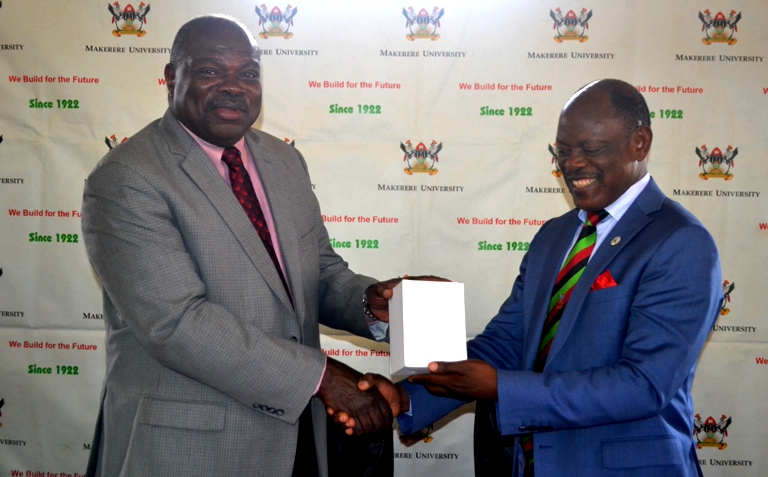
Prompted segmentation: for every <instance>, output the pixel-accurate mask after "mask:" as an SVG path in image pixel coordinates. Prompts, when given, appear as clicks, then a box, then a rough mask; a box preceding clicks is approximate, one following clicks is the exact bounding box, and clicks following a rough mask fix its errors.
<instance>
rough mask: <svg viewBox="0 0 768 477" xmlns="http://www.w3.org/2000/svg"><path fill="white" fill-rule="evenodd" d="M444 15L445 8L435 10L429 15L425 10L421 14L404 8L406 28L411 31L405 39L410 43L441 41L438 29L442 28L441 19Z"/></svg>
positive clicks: (420, 11) (411, 8) (410, 8)
mask: <svg viewBox="0 0 768 477" xmlns="http://www.w3.org/2000/svg"><path fill="white" fill-rule="evenodd" d="M444 13H445V8H440V7H435V8H433V9H432V13H429V12H428V11H427V10H426V9H425V8H422V9H421V10H419V13H415V12H414V11H413V7H408V8H403V16H405V20H406V22H405V26H406V28H408V29H409V30H410V33H409V34H407V35H405V37H406V38H407V39H408V41H414V40H425V39H430V40H432V41H437V40H439V39H440V35H439V34H438V33H437V29H438V28H439V27H440V19H441V18H442V17H443V14H444Z"/></svg>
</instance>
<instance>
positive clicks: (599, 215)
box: [587, 209, 608, 227]
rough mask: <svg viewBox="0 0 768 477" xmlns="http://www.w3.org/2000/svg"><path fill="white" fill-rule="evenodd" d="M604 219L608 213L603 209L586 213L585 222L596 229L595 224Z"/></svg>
mask: <svg viewBox="0 0 768 477" xmlns="http://www.w3.org/2000/svg"><path fill="white" fill-rule="evenodd" d="M606 217H608V211H607V210H605V209H600V210H598V211H597V212H587V222H589V223H590V224H591V225H592V226H593V227H596V226H597V224H598V223H599V222H600V221H601V220H603V219H604V218H606Z"/></svg>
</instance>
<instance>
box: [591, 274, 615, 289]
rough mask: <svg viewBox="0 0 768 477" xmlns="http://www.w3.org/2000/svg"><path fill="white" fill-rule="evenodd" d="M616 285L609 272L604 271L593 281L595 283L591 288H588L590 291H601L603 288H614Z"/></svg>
mask: <svg viewBox="0 0 768 477" xmlns="http://www.w3.org/2000/svg"><path fill="white" fill-rule="evenodd" d="M616 285H618V283H616V280H614V279H613V276H612V275H611V271H610V270H606V271H604V272H603V273H601V274H600V275H599V276H598V277H597V278H596V279H595V283H593V284H592V288H590V290H591V291H595V290H602V289H603V288H610V287H615V286H616Z"/></svg>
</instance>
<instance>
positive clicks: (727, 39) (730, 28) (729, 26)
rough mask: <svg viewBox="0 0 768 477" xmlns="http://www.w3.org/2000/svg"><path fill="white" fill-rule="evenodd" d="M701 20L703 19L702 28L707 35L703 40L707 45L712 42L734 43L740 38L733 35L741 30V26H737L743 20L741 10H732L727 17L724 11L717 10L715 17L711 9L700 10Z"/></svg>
mask: <svg viewBox="0 0 768 477" xmlns="http://www.w3.org/2000/svg"><path fill="white" fill-rule="evenodd" d="M699 20H701V24H702V25H701V30H702V31H703V32H704V34H705V35H707V36H706V37H705V38H702V39H701V42H702V43H704V44H705V45H711V44H712V43H727V44H728V45H733V44H734V43H736V42H737V41H738V40H737V39H736V38H734V37H733V34H734V33H736V32H737V31H739V27H738V26H736V24H737V23H739V20H741V12H737V11H736V10H731V13H730V14H729V15H728V17H726V16H725V15H724V14H723V12H717V14H715V16H714V18H713V17H712V14H711V13H709V10H704V11H703V12H699Z"/></svg>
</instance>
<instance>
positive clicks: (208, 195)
mask: <svg viewBox="0 0 768 477" xmlns="http://www.w3.org/2000/svg"><path fill="white" fill-rule="evenodd" d="M246 139H247V141H246V142H247V145H248V147H249V149H250V151H251V154H252V156H253V158H254V160H255V163H256V168H257V170H258V172H259V175H260V178H261V181H262V183H263V185H264V188H265V190H266V193H267V196H268V197H269V206H270V208H271V210H272V214H273V217H274V221H275V228H276V229H277V230H276V233H277V237H278V239H279V242H280V248H281V251H282V254H283V259H284V263H285V268H286V269H287V270H286V272H287V277H286V279H287V281H288V283H289V286H290V288H291V292H292V295H293V301H294V304H295V309H294V308H293V307H292V306H291V303H290V301H289V298H288V296H287V294H286V292H285V289H284V288H283V285H282V283H281V281H280V278H279V277H278V275H277V272H276V270H275V268H274V266H273V264H272V262H271V260H270V258H269V255H268V254H267V252H266V250H265V248H264V246H263V244H262V242H261V240H260V239H259V237H258V235H257V234H256V232H255V230H254V228H253V225H251V222H250V221H249V220H248V218H247V216H246V215H245V213H244V212H243V210H242V208H241V206H240V204H239V203H238V202H237V200H236V199H235V197H234V195H233V193H232V191H231V189H230V188H229V186H228V185H227V183H226V182H225V181H224V180H223V179H222V178H221V176H220V175H219V174H218V172H217V171H216V169H215V168H214V167H213V165H212V164H211V161H210V159H209V158H208V156H206V155H205V153H204V152H203V151H202V150H201V149H200V148H199V146H197V144H196V143H195V142H194V140H193V139H192V138H191V137H190V136H189V135H188V134H187V133H186V132H185V131H184V130H183V129H182V128H181V126H180V124H179V123H178V121H177V120H176V119H175V118H174V117H173V116H172V115H171V114H170V113H169V112H166V114H165V116H163V118H162V119H160V120H157V121H155V122H153V123H151V124H150V125H148V126H147V127H146V128H144V129H143V130H142V131H140V132H139V133H137V134H136V135H134V136H133V137H131V139H130V140H129V141H127V142H126V143H124V144H122V145H120V146H118V147H116V148H115V149H114V150H112V151H110V153H109V154H107V155H106V156H105V157H104V159H102V160H101V162H99V164H98V165H97V166H96V168H95V169H94V171H93V172H92V173H91V175H90V177H89V178H88V181H87V183H86V187H85V192H84V199H83V219H82V227H83V234H84V238H85V244H86V248H87V251H88V255H89V257H90V259H91V262H92V264H93V267H94V269H95V271H96V273H97V275H98V277H99V279H100V280H101V282H102V285H103V289H104V292H103V293H104V322H105V325H106V329H107V334H106V353H107V363H106V365H107V369H106V378H105V383H104V389H103V405H102V412H103V427H101V428H100V430H101V431H102V435H101V439H100V442H99V445H98V446H94V447H95V449H94V450H93V452H96V453H97V455H96V456H95V457H97V458H98V472H97V475H103V476H108V477H114V476H131V477H135V476H153V477H154V476H160V475H162V476H166V477H167V476H184V477H188V476H196V475H200V476H203V475H205V476H210V475H225V474H228V475H243V476H261V475H263V476H269V477H274V476H281V475H285V476H289V475H290V474H291V470H292V467H293V458H294V453H295V449H296V439H297V433H298V425H297V421H298V418H299V415H300V414H301V412H302V411H303V410H304V408H305V407H306V405H307V403H308V402H309V401H310V398H311V396H312V393H313V391H314V389H315V387H316V385H317V383H318V381H319V379H320V376H321V374H322V370H323V363H324V355H323V353H322V351H320V349H319V346H320V338H319V329H318V323H323V324H325V325H328V326H330V327H333V328H338V329H345V330H348V331H351V332H353V333H355V334H358V335H362V336H368V337H370V332H369V330H368V327H367V326H366V323H365V318H364V315H363V313H362V306H361V298H362V294H363V291H364V290H365V288H366V287H367V286H368V285H370V284H371V283H373V282H374V280H373V279H372V278H369V277H364V276H361V275H356V274H354V273H352V272H351V271H350V270H349V269H348V268H347V264H346V263H345V262H344V261H343V260H342V259H341V257H339V256H338V255H337V254H336V253H335V252H334V251H333V249H332V248H331V247H330V245H329V242H328V234H327V232H326V229H325V226H324V225H323V222H322V218H321V215H320V208H319V206H318V203H317V199H316V198H315V196H314V194H313V193H312V190H311V186H310V181H309V177H308V175H307V168H306V164H305V162H304V160H303V158H302V157H301V155H300V154H299V153H298V152H297V151H296V150H295V149H294V148H293V147H291V146H289V145H287V144H285V143H284V142H283V141H281V140H279V139H277V138H275V137H272V136H270V135H268V134H265V133H263V132H260V131H255V130H252V131H250V132H248V133H247V135H246ZM312 401H313V414H314V425H315V440H316V443H317V448H318V459H319V462H320V468H321V473H323V474H325V472H326V470H325V469H326V462H325V460H326V451H325V439H326V436H325V414H324V409H323V406H322V403H320V402H319V400H318V399H316V398H312Z"/></svg>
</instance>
